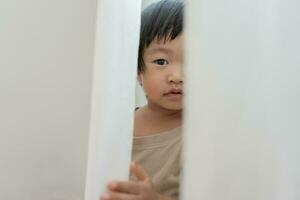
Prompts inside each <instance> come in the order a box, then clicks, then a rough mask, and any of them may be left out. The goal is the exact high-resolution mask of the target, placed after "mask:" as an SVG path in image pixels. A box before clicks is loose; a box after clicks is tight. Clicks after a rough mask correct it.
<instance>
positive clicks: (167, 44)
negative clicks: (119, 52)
mask: <svg viewBox="0 0 300 200" xmlns="http://www.w3.org/2000/svg"><path fill="white" fill-rule="evenodd" d="M182 46H183V39H182V36H181V35H180V36H178V37H176V38H175V39H173V40H171V39H165V38H162V39H157V38H155V39H154V40H153V41H152V42H151V43H150V45H149V46H148V47H147V48H146V49H145V51H146V52H147V53H148V54H151V53H155V52H165V53H172V52H174V51H177V50H181V49H182Z"/></svg>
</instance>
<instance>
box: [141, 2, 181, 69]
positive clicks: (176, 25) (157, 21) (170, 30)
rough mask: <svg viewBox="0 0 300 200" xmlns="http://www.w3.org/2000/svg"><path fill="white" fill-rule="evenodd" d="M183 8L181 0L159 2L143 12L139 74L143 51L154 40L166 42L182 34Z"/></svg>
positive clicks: (142, 61) (142, 66)
mask: <svg viewBox="0 0 300 200" xmlns="http://www.w3.org/2000/svg"><path fill="white" fill-rule="evenodd" d="M183 8H184V4H183V2H182V0H161V1H159V2H155V3H152V4H151V5H150V6H148V7H146V8H145V9H144V10H143V12H142V17H141V30H140V43H139V54H138V73H139V74H140V73H143V72H144V71H145V63H144V59H143V54H144V50H145V49H146V48H147V47H148V46H149V45H150V43H151V42H152V41H153V40H154V39H158V40H161V39H163V40H164V42H167V41H170V40H174V39H175V38H176V37H177V36H178V35H180V34H181V33H182V31H183Z"/></svg>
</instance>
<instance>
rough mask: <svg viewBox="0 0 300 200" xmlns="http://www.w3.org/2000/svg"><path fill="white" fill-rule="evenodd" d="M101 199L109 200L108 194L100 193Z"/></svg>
mask: <svg viewBox="0 0 300 200" xmlns="http://www.w3.org/2000/svg"><path fill="white" fill-rule="evenodd" d="M101 199H102V200H109V195H108V194H102V195H101Z"/></svg>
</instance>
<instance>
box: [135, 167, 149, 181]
mask: <svg viewBox="0 0 300 200" xmlns="http://www.w3.org/2000/svg"><path fill="white" fill-rule="evenodd" d="M130 170H131V172H132V173H133V174H134V175H135V176H136V177H137V178H138V180H139V181H149V180H150V179H151V178H150V176H149V175H148V173H147V171H146V170H145V169H144V168H143V167H142V166H141V165H139V164H137V163H131V165H130Z"/></svg>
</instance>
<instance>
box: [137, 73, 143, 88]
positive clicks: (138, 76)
mask: <svg viewBox="0 0 300 200" xmlns="http://www.w3.org/2000/svg"><path fill="white" fill-rule="evenodd" d="M136 79H137V81H138V82H139V84H140V85H141V86H142V85H143V80H142V76H141V74H138V75H137V76H136Z"/></svg>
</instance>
